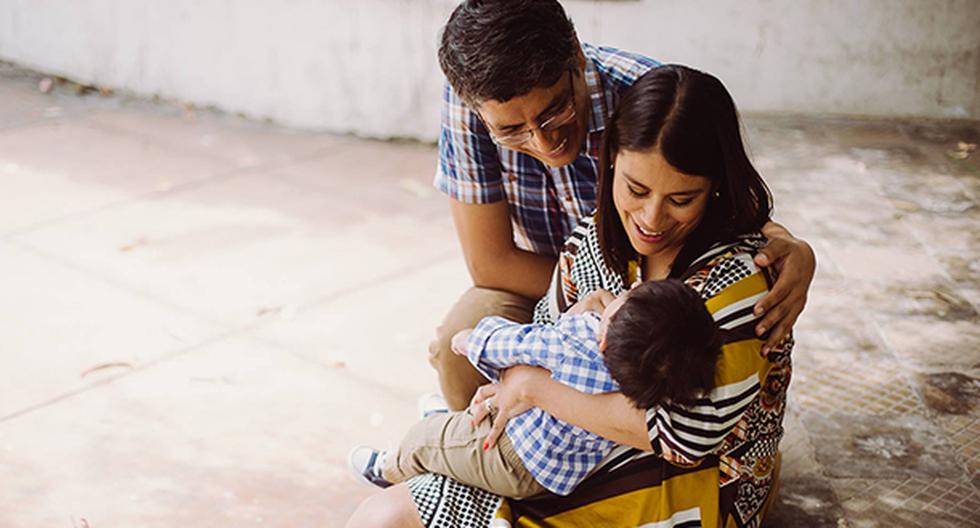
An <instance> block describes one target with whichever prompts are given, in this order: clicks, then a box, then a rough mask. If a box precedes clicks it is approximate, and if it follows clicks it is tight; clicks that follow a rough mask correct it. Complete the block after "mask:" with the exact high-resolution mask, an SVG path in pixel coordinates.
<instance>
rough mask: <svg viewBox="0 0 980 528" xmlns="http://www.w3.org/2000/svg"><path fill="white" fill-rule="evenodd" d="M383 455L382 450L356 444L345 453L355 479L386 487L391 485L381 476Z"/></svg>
mask: <svg viewBox="0 0 980 528" xmlns="http://www.w3.org/2000/svg"><path fill="white" fill-rule="evenodd" d="M384 457H385V452H384V451H379V450H377V449H375V448H373V447H368V446H357V447H355V448H354V449H351V451H350V454H348V455H347V463H348V465H350V469H351V472H352V473H353V474H354V476H355V477H356V478H357V480H360V481H361V482H363V483H365V484H368V485H370V486H377V487H379V488H387V487H389V486H391V482H388V481H387V480H385V479H384V477H382V476H381V465H382V464H383V463H384Z"/></svg>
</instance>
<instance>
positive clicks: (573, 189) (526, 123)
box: [429, 0, 815, 410]
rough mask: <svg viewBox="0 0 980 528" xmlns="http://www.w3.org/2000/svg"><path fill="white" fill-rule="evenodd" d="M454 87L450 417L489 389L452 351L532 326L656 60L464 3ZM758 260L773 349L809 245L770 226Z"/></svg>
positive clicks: (500, 6) (443, 333) (445, 363)
mask: <svg viewBox="0 0 980 528" xmlns="http://www.w3.org/2000/svg"><path fill="white" fill-rule="evenodd" d="M439 63H440V66H441V67H442V70H443V72H444V73H445V75H446V79H447V81H448V82H447V85H446V89H445V92H444V104H443V114H442V131H441V134H440V136H439V167H438V170H437V173H436V178H435V185H436V187H437V188H439V189H440V190H441V191H442V192H444V193H446V194H447V195H448V196H449V198H450V209H451V212H452V217H453V222H454V224H455V226H456V232H457V235H458V236H459V240H460V245H461V246H462V249H463V254H464V257H465V259H466V264H467V267H468V268H469V272H470V276H471V277H472V279H473V287H472V288H470V289H469V290H468V291H467V292H465V293H464V294H463V296H462V297H461V298H460V299H459V301H457V303H456V304H455V305H454V306H453V307H452V309H451V310H450V312H449V314H448V315H447V316H446V318H445V320H444V322H443V324H442V325H441V326H440V327H439V328H438V329H437V331H436V338H435V340H434V341H433V342H432V343H431V345H430V349H429V350H430V361H431V362H432V364H433V366H434V367H435V368H436V370H437V371H438V372H439V381H440V385H441V388H442V393H443V396H444V397H445V398H446V402H447V403H448V405H449V407H450V408H451V409H453V410H461V409H464V408H466V406H467V405H468V404H469V402H470V399H471V397H472V396H473V393H474V392H475V390H476V388H477V387H479V386H480V385H482V384H484V383H485V382H486V380H485V379H484V377H483V376H482V375H481V374H480V373H478V372H477V371H476V370H475V369H474V368H473V367H472V366H471V365H470V363H469V362H468V361H467V360H466V358H463V357H460V356H458V355H456V354H453V353H452V351H451V347H450V341H451V339H452V337H453V335H454V334H455V333H456V332H457V331H459V330H462V329H464V328H472V327H473V326H475V325H476V323H477V322H478V321H479V320H480V319H481V318H483V317H484V316H487V315H501V316H503V317H506V318H508V319H511V320H514V321H517V322H528V321H530V320H531V316H532V311H533V308H534V303H535V302H536V300H537V299H538V298H540V297H541V296H542V295H543V294H544V293H545V291H546V289H547V287H548V284H549V281H550V280H551V275H552V271H553V269H554V267H555V263H556V258H557V255H558V253H559V251H560V249H561V246H562V243H563V242H564V240H565V238H566V237H567V236H568V235H569V234H570V233H571V231H572V229H573V228H574V227H575V225H576V224H577V223H578V221H579V219H581V218H583V217H585V216H587V215H590V214H592V212H593V210H594V208H595V200H596V195H595V194H596V193H595V190H596V178H597V175H598V158H599V146H600V142H601V136H602V131H603V130H604V128H605V123H606V120H607V119H608V117H609V115H610V114H611V113H612V111H613V109H614V108H615V105H616V103H617V101H618V98H619V94H620V93H621V92H622V91H623V90H624V89H625V88H627V87H628V86H630V85H631V84H632V83H633V82H634V81H635V80H636V79H637V78H638V77H639V76H641V75H642V74H643V73H645V72H646V71H648V70H649V69H650V68H652V67H655V66H656V65H657V62H656V61H654V60H652V59H649V58H647V57H643V56H641V55H637V54H633V53H628V52H624V51H621V50H616V49H612V48H600V47H595V46H592V45H589V44H585V43H581V42H579V40H578V37H577V35H576V34H575V29H574V26H573V24H572V22H571V20H569V19H568V17H567V15H566V14H565V12H564V10H563V9H562V6H561V5H560V4H559V3H558V2H557V1H555V0H467V1H464V2H463V3H462V4H461V5H460V6H458V7H457V8H456V10H455V11H454V12H453V14H452V15H451V17H450V19H449V21H448V22H447V24H446V26H445V28H444V31H443V35H442V42H441V45H440V49H439ZM763 231H764V234H765V235H766V236H767V237H768V238H769V239H770V240H771V242H770V244H769V246H767V247H766V249H765V250H763V253H762V254H760V256H759V257H757V264H758V265H760V266H770V265H775V266H776V267H777V268H778V269H779V272H780V275H779V280H778V281H777V283H776V285H775V287H774V288H773V290H772V292H771V293H770V294H769V295H768V296H767V297H766V298H764V299H762V300H761V301H760V302H759V303H758V305H757V306H756V310H757V311H758V312H762V311H764V312H766V316H765V317H764V318H763V319H762V321H761V322H760V323H759V325H758V327H757V329H756V330H757V332H758V333H759V334H760V335H761V334H763V333H765V332H766V331H767V330H770V329H771V332H770V337H769V341H768V342H767V346H771V345H774V344H775V343H776V342H777V341H779V339H781V338H782V337H783V336H785V335H786V334H787V333H788V332H789V331H790V329H791V328H792V325H793V323H794V322H795V321H796V318H797V317H798V316H799V314H800V312H801V311H802V310H803V306H804V304H805V300H806V293H807V288H808V287H809V284H810V281H811V280H812V278H813V271H814V266H815V263H814V256H813V252H812V250H811V249H810V247H809V246H808V245H807V244H806V243H805V242H803V241H801V240H797V239H795V238H793V237H792V235H790V234H789V232H788V231H786V230H785V229H784V228H783V227H782V226H780V225H778V224H775V223H769V224H767V225H766V227H765V228H764V230H763Z"/></svg>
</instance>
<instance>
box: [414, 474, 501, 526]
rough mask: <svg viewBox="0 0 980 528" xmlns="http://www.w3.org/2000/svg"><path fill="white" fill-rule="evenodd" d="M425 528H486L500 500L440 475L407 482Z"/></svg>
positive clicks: (491, 494)
mask: <svg viewBox="0 0 980 528" xmlns="http://www.w3.org/2000/svg"><path fill="white" fill-rule="evenodd" d="M408 490H409V492H411V494H412V498H413V499H414V500H415V505H416V506H417V507H418V510H419V515H420V516H421V517H422V524H423V525H424V526H426V528H448V527H450V526H452V527H459V528H486V527H487V526H490V521H491V520H492V519H493V517H494V514H496V512H497V510H498V509H500V505H501V502H502V501H503V499H502V498H501V497H500V496H499V495H494V494H493V493H490V492H488V491H483V490H481V489H478V488H473V487H470V486H467V485H465V484H460V483H459V482H456V481H455V480H453V479H451V478H449V477H445V476H442V475H435V474H431V473H430V474H426V475H421V476H418V477H414V478H412V479H411V480H409V481H408Z"/></svg>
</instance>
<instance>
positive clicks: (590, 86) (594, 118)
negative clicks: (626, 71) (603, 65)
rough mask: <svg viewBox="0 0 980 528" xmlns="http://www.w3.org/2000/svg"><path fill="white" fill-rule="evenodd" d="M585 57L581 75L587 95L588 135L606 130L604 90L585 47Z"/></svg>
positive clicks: (597, 71) (583, 50)
mask: <svg viewBox="0 0 980 528" xmlns="http://www.w3.org/2000/svg"><path fill="white" fill-rule="evenodd" d="M582 53H583V54H584V55H585V68H583V71H582V74H583V75H584V76H585V88H586V91H587V92H588V94H589V133H590V134H594V133H598V132H602V131H603V130H605V128H606V118H607V113H606V90H605V88H603V86H602V77H601V76H600V75H599V70H598V69H596V67H595V63H594V62H593V61H592V57H591V53H589V50H587V49H586V48H585V47H583V48H582Z"/></svg>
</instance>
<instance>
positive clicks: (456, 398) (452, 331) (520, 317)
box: [429, 288, 535, 411]
mask: <svg viewBox="0 0 980 528" xmlns="http://www.w3.org/2000/svg"><path fill="white" fill-rule="evenodd" d="M534 304H535V301H533V300H531V299H528V298H525V297H522V296H520V295H516V294H513V293H510V292H505V291H502V290H491V289H487V288H470V289H469V290H467V291H466V293H464V294H463V296H462V297H460V298H459V300H458V301H456V304H455V305H453V307H452V308H451V309H450V310H449V313H448V314H447V315H446V318H445V320H443V322H442V324H441V325H440V326H439V328H437V329H436V338H435V339H434V340H432V343H430V344H429V362H430V363H432V366H433V367H435V369H436V371H438V373H439V385H440V386H441V388H442V395H443V397H444V398H446V403H447V404H448V405H449V408H450V409H451V410H454V411H461V410H463V409H466V407H467V406H468V405H469V403H470V400H471V399H472V398H473V394H474V393H476V389H477V388H478V387H479V386H480V385H484V384H486V383H487V379H486V378H485V377H483V375H482V374H480V372H479V371H477V370H476V369H475V368H473V365H471V364H470V362H469V360H467V359H466V357H464V356H459V355H456V354H454V353H453V351H452V350H451V349H450V342H451V340H452V338H453V336H454V335H456V333H457V332H459V331H460V330H465V329H467V328H473V327H475V326H476V324H477V323H479V322H480V319H483V318H484V317H487V316H489V315H499V316H501V317H503V318H505V319H510V320H511V321H515V322H518V323H529V322H531V319H532V317H533V315H534Z"/></svg>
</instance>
